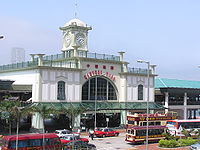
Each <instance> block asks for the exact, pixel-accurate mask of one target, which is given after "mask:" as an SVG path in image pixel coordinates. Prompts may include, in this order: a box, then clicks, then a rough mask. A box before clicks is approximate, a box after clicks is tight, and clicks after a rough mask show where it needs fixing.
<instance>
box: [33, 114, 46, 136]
mask: <svg viewBox="0 0 200 150" xmlns="http://www.w3.org/2000/svg"><path fill="white" fill-rule="evenodd" d="M43 127H44V122H43V119H42V116H41V115H40V114H39V113H38V112H36V113H34V114H33V115H32V122H31V131H32V132H41V133H42V130H43Z"/></svg>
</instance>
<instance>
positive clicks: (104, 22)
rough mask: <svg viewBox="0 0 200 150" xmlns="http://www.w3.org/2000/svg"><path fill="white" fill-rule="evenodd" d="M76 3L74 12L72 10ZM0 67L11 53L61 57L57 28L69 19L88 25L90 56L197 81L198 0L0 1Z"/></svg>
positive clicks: (199, 72) (161, 75) (199, 74)
mask: <svg viewBox="0 0 200 150" xmlns="http://www.w3.org/2000/svg"><path fill="white" fill-rule="evenodd" d="M75 3H77V8H76V7H75ZM0 7H1V13H0V35H3V36H4V39H1V40H0V51H1V59H0V65H3V64H9V63H11V49H12V48H13V47H21V48H24V49H25V51H26V60H30V57H29V54H32V53H45V54H46V55H51V54H58V53H61V46H62V32H61V31H60V30H59V27H62V26H64V24H65V23H66V22H68V21H69V20H71V19H73V18H74V17H75V15H74V14H75V12H77V18H78V19H80V20H82V21H83V22H85V23H87V24H88V25H89V26H92V30H91V31H89V41H88V47H89V51H90V52H97V53H103V54H104V53H105V54H112V55H118V52H119V51H125V60H126V61H127V62H129V63H130V64H129V67H136V68H138V67H140V68H147V65H146V64H138V63H137V60H138V59H142V60H145V61H149V62H150V63H151V64H156V65H157V67H156V73H157V74H158V77H159V78H172V79H183V80H198V81H200V68H198V66H199V65H200V59H199V57H200V9H199V8H200V1H199V0H192V1H191V0H15V1H14V0H6V1H4V0H0Z"/></svg>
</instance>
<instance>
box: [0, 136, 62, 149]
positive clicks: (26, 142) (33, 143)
mask: <svg viewBox="0 0 200 150" xmlns="http://www.w3.org/2000/svg"><path fill="white" fill-rule="evenodd" d="M43 138H44V139H43ZM16 140H17V136H16V135H10V136H4V137H3V138H2V147H1V149H2V150H15V149H16ZM43 141H45V143H44V145H43ZM43 146H44V148H45V149H48V150H62V148H63V144H62V143H61V141H60V139H59V137H58V136H57V135H56V134H54V133H47V134H21V135H19V136H18V150H39V149H43Z"/></svg>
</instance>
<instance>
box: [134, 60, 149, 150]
mask: <svg viewBox="0 0 200 150" xmlns="http://www.w3.org/2000/svg"><path fill="white" fill-rule="evenodd" d="M137 62H138V63H146V64H147V67H148V68H147V119H146V120H147V129H146V150H148V142H149V141H148V140H149V138H148V136H149V81H150V80H149V72H150V62H149V61H144V60H137Z"/></svg>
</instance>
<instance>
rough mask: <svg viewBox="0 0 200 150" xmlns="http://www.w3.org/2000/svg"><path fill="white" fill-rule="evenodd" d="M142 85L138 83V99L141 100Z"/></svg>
mask: <svg viewBox="0 0 200 150" xmlns="http://www.w3.org/2000/svg"><path fill="white" fill-rule="evenodd" d="M143 93H144V92H143V85H141V84H140V85H138V100H143Z"/></svg>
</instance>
